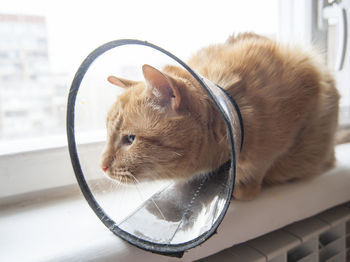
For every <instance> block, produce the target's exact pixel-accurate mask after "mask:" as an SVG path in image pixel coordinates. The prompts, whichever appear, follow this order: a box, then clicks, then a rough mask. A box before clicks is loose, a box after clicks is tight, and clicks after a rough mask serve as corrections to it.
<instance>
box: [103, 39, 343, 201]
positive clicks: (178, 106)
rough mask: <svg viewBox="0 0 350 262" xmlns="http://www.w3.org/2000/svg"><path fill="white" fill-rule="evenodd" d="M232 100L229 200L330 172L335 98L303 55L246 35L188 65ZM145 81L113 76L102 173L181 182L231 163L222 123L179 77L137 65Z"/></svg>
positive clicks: (172, 69) (326, 75) (199, 92)
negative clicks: (236, 113) (234, 130)
mask: <svg viewBox="0 0 350 262" xmlns="http://www.w3.org/2000/svg"><path fill="white" fill-rule="evenodd" d="M188 65H189V66H190V67H191V68H192V69H194V70H195V71H196V72H198V73H199V74H200V75H202V76H204V77H205V78H207V79H209V80H211V81H212V82H214V83H216V84H217V85H219V86H220V87H222V88H223V89H225V90H226V91H227V92H228V93H229V94H230V95H231V96H232V97H233V98H234V100H235V101H236V103H237V105H238V107H239V109H240V112H241V115H242V118H243V124H244V143H243V146H242V149H241V152H240V154H239V159H238V161H237V169H236V170H237V174H236V181H235V188H234V193H233V196H234V197H235V199H238V200H251V199H254V198H255V197H256V196H257V195H258V194H259V192H260V191H261V187H262V185H265V184H279V183H285V182H288V181H291V180H295V179H300V178H306V177H312V176H315V175H318V174H321V173H322V172H324V171H326V170H328V169H330V168H331V167H333V166H334V162H335V157H334V135H335V131H336V129H337V122H338V100H339V95H338V92H337V89H336V87H335V81H334V79H333V77H332V75H331V73H330V72H329V70H328V69H327V68H326V66H324V65H323V64H322V62H321V61H320V60H319V59H318V57H317V56H316V55H314V54H313V53H312V52H310V51H304V50H303V49H301V48H299V47H296V46H292V45H283V44H280V43H277V42H275V41H274V40H271V39H269V38H267V37H264V36H260V35H257V34H253V33H244V34H239V35H237V36H230V37H229V38H228V40H227V41H226V42H225V43H222V44H217V45H211V46H208V47H205V48H202V49H200V50H199V51H198V52H197V53H195V54H194V55H193V56H192V57H191V58H190V59H189V61H188ZM142 71H143V75H144V79H145V81H144V82H143V81H133V80H127V79H123V78H118V77H115V76H110V77H108V81H109V82H110V83H112V84H114V85H116V86H119V87H121V88H124V89H125V91H124V92H123V94H122V95H120V96H119V98H118V99H117V100H116V101H115V103H114V104H113V106H112V107H111V108H110V111H109V112H108V115H107V120H106V125H107V133H108V138H107V142H106V147H105V151H104V153H103V154H102V160H101V168H102V169H103V171H105V173H106V174H107V175H108V176H109V177H110V178H112V179H115V180H117V181H121V182H125V183H128V182H130V181H134V180H136V181H147V180H153V179H163V178H172V179H179V180H181V179H188V178H190V177H193V176H194V175H195V174H201V173H206V172H209V171H211V170H214V169H217V168H218V167H220V166H221V165H222V164H223V163H225V162H226V161H228V160H229V156H230V149H229V145H228V141H227V133H226V132H227V130H226V126H225V123H224V121H223V119H222V116H221V115H220V113H219V111H218V109H217V108H216V106H215V105H214V103H213V101H212V100H211V99H210V98H209V97H208V95H207V94H206V93H205V91H204V90H203V88H202V87H201V86H200V85H199V84H198V82H197V81H196V80H195V79H194V78H193V76H192V75H190V74H189V73H188V72H187V71H186V70H184V69H183V68H180V67H176V66H171V65H168V66H165V67H164V68H163V69H162V71H160V70H158V69H156V68H154V67H152V66H150V65H143V67H142Z"/></svg>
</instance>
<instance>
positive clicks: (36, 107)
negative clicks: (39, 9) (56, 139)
mask: <svg viewBox="0 0 350 262" xmlns="http://www.w3.org/2000/svg"><path fill="white" fill-rule="evenodd" d="M66 90H67V86H66V84H65V79H64V76H53V75H52V74H51V73H50V66H49V56H48V41H47V30H46V21H45V18H44V17H41V16H26V15H9V14H0V140H2V139H12V138H19V137H21V138H24V137H32V136H40V135H43V134H46V133H48V132H49V133H56V132H59V131H60V129H62V128H63V127H64V125H63V126H62V121H63V119H62V118H63V114H60V117H58V113H57V112H58V111H61V110H63V109H64V104H65V100H64V99H63V97H65V95H66V93H65V92H66Z"/></svg>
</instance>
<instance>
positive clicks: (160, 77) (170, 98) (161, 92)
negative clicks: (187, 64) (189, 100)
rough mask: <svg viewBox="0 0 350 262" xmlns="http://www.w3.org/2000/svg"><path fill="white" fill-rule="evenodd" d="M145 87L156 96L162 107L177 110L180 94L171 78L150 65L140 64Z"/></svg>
mask: <svg viewBox="0 0 350 262" xmlns="http://www.w3.org/2000/svg"><path fill="white" fill-rule="evenodd" d="M142 71H143V76H144V77H145V80H146V85H147V88H149V89H150V91H151V92H152V94H153V95H154V96H155V97H156V99H157V100H158V102H159V103H160V105H161V106H162V107H168V108H171V109H172V110H174V111H177V110H178V109H179V107H180V102H181V96H180V92H179V89H178V88H177V87H176V85H175V84H174V82H173V81H172V80H171V78H170V77H169V76H167V75H165V74H164V73H162V72H160V71H159V70H157V69H155V68H154V67H152V66H150V65H143V66H142Z"/></svg>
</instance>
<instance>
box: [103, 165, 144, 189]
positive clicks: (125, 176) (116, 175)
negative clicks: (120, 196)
mask: <svg viewBox="0 0 350 262" xmlns="http://www.w3.org/2000/svg"><path fill="white" fill-rule="evenodd" d="M105 174H106V176H107V177H108V178H109V179H112V180H113V181H116V182H118V183H120V184H123V185H130V184H138V183H139V181H138V180H137V178H136V177H135V176H134V175H133V174H132V173H131V172H130V171H128V170H124V169H117V170H107V171H106V172H105Z"/></svg>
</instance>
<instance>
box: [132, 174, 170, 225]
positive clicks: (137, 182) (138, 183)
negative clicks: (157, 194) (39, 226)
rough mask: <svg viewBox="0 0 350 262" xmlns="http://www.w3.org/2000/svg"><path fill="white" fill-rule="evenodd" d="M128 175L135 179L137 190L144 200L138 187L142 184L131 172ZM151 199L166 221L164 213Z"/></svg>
mask: <svg viewBox="0 0 350 262" xmlns="http://www.w3.org/2000/svg"><path fill="white" fill-rule="evenodd" d="M128 175H129V176H130V177H131V178H133V179H134V181H135V182H136V183H135V184H134V185H135V187H136V190H137V191H138V192H139V194H140V196H141V197H142V198H144V196H143V195H142V193H141V191H140V189H139V187H138V185H140V184H141V183H140V182H139V180H138V179H137V178H136V177H135V176H134V175H133V174H132V173H130V172H129V174H128ZM150 199H151V201H152V203H153V204H154V206H155V207H156V208H157V210H158V212H159V213H160V215H161V216H162V218H163V219H164V220H166V219H165V216H164V214H163V212H162V211H161V210H160V208H159V206H158V205H157V203H156V202H155V201H154V199H153V197H151V198H150Z"/></svg>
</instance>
